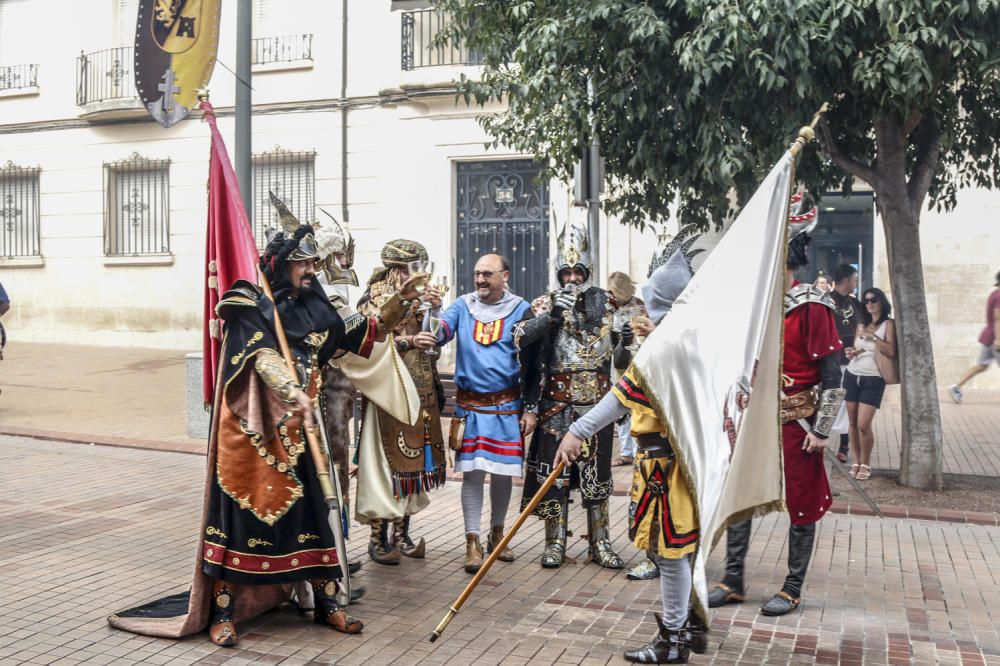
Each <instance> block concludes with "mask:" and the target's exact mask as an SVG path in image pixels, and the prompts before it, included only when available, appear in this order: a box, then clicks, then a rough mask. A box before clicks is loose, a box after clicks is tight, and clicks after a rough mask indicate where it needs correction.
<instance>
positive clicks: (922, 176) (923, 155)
mask: <svg viewBox="0 0 1000 666" xmlns="http://www.w3.org/2000/svg"><path fill="white" fill-rule="evenodd" d="M913 138H914V140H915V141H916V144H917V145H916V149H917V150H916V162H915V163H914V165H913V173H912V174H911V175H910V179H909V181H907V183H906V193H907V195H908V196H909V197H910V206H911V207H912V208H913V211H914V214H919V212H920V206H921V204H923V202H924V197H926V196H927V192H928V191H929V190H930V188H931V182H932V181H933V180H934V172H935V171H936V170H937V165H938V158H939V157H940V154H941V124H940V123H939V122H938V119H937V116H935V115H934V114H933V113H930V114H928V115H926V116H924V118H923V120H921V121H920V123H919V124H918V125H917V127H916V133H915V134H914V137H913Z"/></svg>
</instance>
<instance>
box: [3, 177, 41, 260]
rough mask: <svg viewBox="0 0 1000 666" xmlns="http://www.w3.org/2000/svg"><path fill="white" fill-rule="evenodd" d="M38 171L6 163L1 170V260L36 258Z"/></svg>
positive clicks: (38, 234) (38, 240)
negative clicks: (4, 258) (3, 258)
mask: <svg viewBox="0 0 1000 666" xmlns="http://www.w3.org/2000/svg"><path fill="white" fill-rule="evenodd" d="M41 172H42V170H41V169H39V168H37V167H36V168H26V167H20V166H16V165H14V164H13V163H12V162H7V164H5V165H4V166H2V167H0V256H4V257H6V258H8V259H13V258H14V257H38V256H41V251H40V249H39V248H40V233H39V219H40V217H41V214H40V212H39V209H40V205H39V203H40V201H39V200H40V196H39V192H40V188H39V186H38V181H39V174H41Z"/></svg>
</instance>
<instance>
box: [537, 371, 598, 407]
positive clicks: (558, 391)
mask: <svg viewBox="0 0 1000 666" xmlns="http://www.w3.org/2000/svg"><path fill="white" fill-rule="evenodd" d="M610 390H611V377H609V376H608V375H605V374H602V373H600V372H596V371H593V370H583V371H579V372H566V373H556V374H553V375H551V376H549V378H548V381H547V382H546V384H545V390H544V391H543V392H542V397H544V398H548V399H549V400H554V401H555V402H564V403H568V404H571V405H593V404H594V403H596V402H598V401H599V400H600V399H601V398H603V397H604V395H605V394H606V393H607V392H608V391H610Z"/></svg>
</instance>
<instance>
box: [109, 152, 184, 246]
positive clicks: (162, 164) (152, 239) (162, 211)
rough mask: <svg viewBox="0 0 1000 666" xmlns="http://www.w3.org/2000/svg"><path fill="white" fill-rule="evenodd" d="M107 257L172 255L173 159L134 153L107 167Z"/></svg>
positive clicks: (110, 163)
mask: <svg viewBox="0 0 1000 666" xmlns="http://www.w3.org/2000/svg"><path fill="white" fill-rule="evenodd" d="M104 192H105V197H104V254H105V255H107V256H116V257H121V256H127V257H136V256H141V255H148V254H166V253H168V252H170V160H169V159H167V160H152V159H147V158H145V157H141V156H140V155H139V154H137V153H132V155H131V156H130V157H128V158H127V159H124V160H119V161H117V162H106V163H105V164H104Z"/></svg>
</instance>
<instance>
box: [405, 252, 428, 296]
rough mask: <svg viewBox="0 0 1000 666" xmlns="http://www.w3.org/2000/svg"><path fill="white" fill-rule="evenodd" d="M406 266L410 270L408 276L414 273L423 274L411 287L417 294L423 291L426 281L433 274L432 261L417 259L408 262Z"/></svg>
mask: <svg viewBox="0 0 1000 666" xmlns="http://www.w3.org/2000/svg"><path fill="white" fill-rule="evenodd" d="M406 267H407V268H408V269H409V271H410V277H413V276H415V275H420V276H423V278H424V279H422V280H419V281H418V282H417V283H416V284H415V285H413V288H414V289H416V290H417V293H418V294H422V293H424V289H425V288H426V287H427V283H428V282H429V281H430V279H431V275H433V274H434V262H433V261H425V260H423V259H418V260H416V261H411V262H409V263H408V264H407V265H406Z"/></svg>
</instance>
